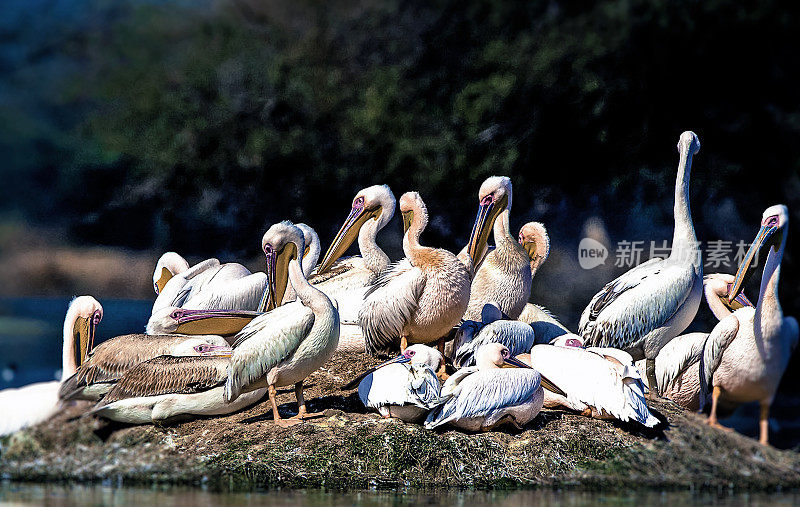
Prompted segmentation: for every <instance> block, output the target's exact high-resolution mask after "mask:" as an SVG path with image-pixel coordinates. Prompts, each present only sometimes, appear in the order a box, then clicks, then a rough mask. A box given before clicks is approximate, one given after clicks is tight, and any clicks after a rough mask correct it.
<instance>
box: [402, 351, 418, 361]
mask: <svg viewBox="0 0 800 507" xmlns="http://www.w3.org/2000/svg"><path fill="white" fill-rule="evenodd" d="M416 353H417V352H416V351H414V350H406V351H405V352H404V353H403V355H404V356H406V357H407V358H409V359H411V358H412V357H414V354H416Z"/></svg>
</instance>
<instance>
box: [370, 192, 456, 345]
mask: <svg viewBox="0 0 800 507" xmlns="http://www.w3.org/2000/svg"><path fill="white" fill-rule="evenodd" d="M400 212H401V213H402V214H403V222H404V223H405V224H407V230H406V232H405V235H404V236H403V252H404V253H405V254H406V257H405V258H404V259H403V260H401V261H400V262H397V263H395V264H393V265H392V266H390V267H389V269H387V270H386V271H385V272H384V273H383V274H382V275H381V276H380V278H379V279H378V280H377V282H376V283H375V285H373V286H372V287H371V288H370V289H369V290H368V291H367V294H366V297H365V299H364V303H363V304H362V306H361V310H360V311H359V315H358V317H359V324H360V325H361V329H362V330H363V331H364V339H365V341H366V348H367V352H369V353H370V354H373V355H375V354H381V355H390V354H391V353H392V352H393V351H395V350H397V346H398V345H399V346H400V350H401V351H403V350H405V349H406V347H407V346H408V345H409V344H412V343H432V342H435V341H437V340H440V352H441V351H442V350H443V342H441V338H442V337H444V336H445V335H447V333H448V332H449V331H450V330H451V329H452V328H453V326H455V325H456V324H458V322H459V321H460V320H461V316H462V315H463V314H464V311H465V310H466V309H467V303H468V302H469V286H470V277H469V273H468V272H467V269H466V268H465V267H464V264H462V263H461V261H459V260H458V259H457V258H456V256H455V255H453V254H452V253H451V252H448V251H447V250H443V249H441V248H430V247H424V246H421V245H420V244H419V236H420V234H422V231H423V230H424V229H425V226H426V225H427V224H428V210H427V208H426V206H425V203H424V202H423V201H422V198H421V197H420V196H419V194H418V193H417V192H406V193H405V194H403V196H402V197H400Z"/></svg>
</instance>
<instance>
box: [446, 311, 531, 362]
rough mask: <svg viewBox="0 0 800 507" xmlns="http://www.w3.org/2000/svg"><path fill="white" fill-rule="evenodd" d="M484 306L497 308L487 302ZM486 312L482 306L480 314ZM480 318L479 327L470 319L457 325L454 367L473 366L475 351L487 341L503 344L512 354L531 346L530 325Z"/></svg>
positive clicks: (524, 350)
mask: <svg viewBox="0 0 800 507" xmlns="http://www.w3.org/2000/svg"><path fill="white" fill-rule="evenodd" d="M485 307H493V308H495V309H497V307H496V306H494V305H493V304H491V303H487V304H486V305H485ZM487 313H489V312H487V309H486V308H484V309H483V311H482V315H484V316H485V315H486V314H487ZM481 319H482V323H483V325H482V326H480V327H478V326H475V325H473V324H471V322H472V321H466V322H465V323H464V324H462V325H461V327H459V330H458V332H457V333H456V338H455V342H456V343H455V345H454V348H455V350H456V352H455V355H454V356H453V366H455V367H456V368H464V367H466V366H474V365H475V352H476V351H477V350H478V349H479V348H480V347H481V346H483V345H485V344H487V343H501V344H503V345H505V346H506V347H508V349H509V351H510V352H511V355H512V356H516V355H518V354H522V353H525V352H528V351H529V350H531V347H533V344H534V341H535V340H534V338H535V335H534V332H533V328H531V326H530V325H528V324H526V323H524V322H520V321H518V320H503V319H496V320H493V321H491V322H487V321H486V319H485V318H484V317H482V318H481Z"/></svg>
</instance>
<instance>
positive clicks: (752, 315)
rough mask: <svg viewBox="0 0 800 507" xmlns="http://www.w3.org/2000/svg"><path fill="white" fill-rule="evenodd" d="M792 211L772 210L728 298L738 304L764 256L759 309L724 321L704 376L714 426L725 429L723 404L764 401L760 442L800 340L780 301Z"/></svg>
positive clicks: (710, 344) (709, 349)
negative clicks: (721, 421) (720, 408)
mask: <svg viewBox="0 0 800 507" xmlns="http://www.w3.org/2000/svg"><path fill="white" fill-rule="evenodd" d="M788 225H789V210H788V209H787V208H786V206H784V205H776V206H771V207H769V208H767V209H766V210H765V211H764V214H763V215H762V219H761V229H760V230H759V231H758V235H757V236H756V239H755V240H754V241H753V244H752V245H751V246H750V249H749V250H748V251H747V254H745V257H744V258H743V259H742V263H741V265H740V266H739V270H738V271H737V272H736V277H735V279H734V281H733V285H732V286H731V289H730V293H729V294H728V296H727V298H726V299H727V300H728V301H733V300H735V299H736V298H737V297H738V296H739V294H740V293H741V291H742V289H743V288H744V285H745V284H746V283H747V281H748V279H749V278H750V277H752V275H753V273H754V272H755V269H756V265H755V263H754V259H755V257H756V254H757V253H758V252H761V254H762V255H760V256H759V257H760V258H762V259H763V258H764V257H765V256H764V255H763V254H765V253H766V262H765V263H764V270H763V273H762V275H761V288H760V290H759V293H758V302H757V303H756V306H755V308H753V307H744V308H740V309H738V310H736V311H734V312H733V313H732V314H731V315H729V316H727V317H725V318H723V319H722V320H721V321H720V322H719V323H718V324H717V326H716V327H715V328H714V329H713V331H712V332H711V334H710V335H709V337H708V341H707V343H706V347H705V350H704V352H703V368H702V370H701V372H700V387H701V390H702V391H701V393H702V394H701V403H702V402H703V401H704V400H705V396H706V394H707V393H708V391H709V389H711V390H712V392H711V414H710V415H709V417H708V424H709V425H712V426H716V427H721V426H720V424H719V422H718V420H717V407H718V403H719V401H720V400H723V401H727V402H732V403H747V402H751V401H758V402H759V403H760V405H761V413H760V417H759V439H758V440H759V442H761V443H762V444H764V445H767V443H768V442H769V409H770V405H771V404H772V400H773V399H774V398H775V392H776V390H777V389H778V383H779V382H780V380H781V377H782V376H783V372H784V371H785V370H786V365H787V364H788V363H789V358H790V357H791V355H792V352H793V351H794V349H795V347H796V346H797V340H798V325H797V320H795V319H794V317H784V316H783V310H782V309H781V304H780V301H778V280H779V278H780V269H781V259H782V258H783V251H784V248H785V247H786V236H787V232H788Z"/></svg>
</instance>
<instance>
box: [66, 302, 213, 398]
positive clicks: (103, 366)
mask: <svg viewBox="0 0 800 507" xmlns="http://www.w3.org/2000/svg"><path fill="white" fill-rule="evenodd" d="M98 304H99V303H98ZM93 333H94V331H92V334H93ZM228 347H229V346H228V342H226V341H225V339H224V338H222V337H221V336H214V335H208V336H183V335H147V334H128V335H122V336H117V337H115V338H111V339H109V340H106V341H104V342H103V343H101V344H100V345H98V346H97V347H94V348H92V349H90V350H91V352H89V354H88V356H87V357H86V360H85V361H84V362H83V363H82V364H81V365H80V366H79V367H78V369H77V371H75V372H74V373H73V374H72V375H70V376H69V377H67V378H66V379H65V380H64V381H63V383H62V384H61V388H60V389H59V391H58V397H59V398H61V399H62V400H91V401H97V400H99V399H100V398H101V397H102V396H103V395H105V394H106V393H108V391H109V390H110V389H111V388H112V387H113V386H114V384H115V383H116V382H117V381H118V380H119V379H120V378H121V377H122V375H123V374H124V373H125V372H126V371H128V370H129V369H131V368H133V367H134V366H136V365H137V364H139V363H141V362H144V361H147V360H149V359H152V358H154V357H157V356H162V355H172V356H195V355H201V354H203V353H207V352H213V351H216V350H219V349H226V348H228Z"/></svg>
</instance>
